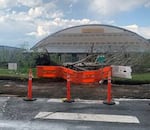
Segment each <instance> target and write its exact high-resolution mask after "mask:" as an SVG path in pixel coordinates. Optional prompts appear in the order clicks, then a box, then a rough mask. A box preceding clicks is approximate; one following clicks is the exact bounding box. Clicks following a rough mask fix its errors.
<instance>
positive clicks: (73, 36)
mask: <svg viewBox="0 0 150 130" xmlns="http://www.w3.org/2000/svg"><path fill="white" fill-rule="evenodd" d="M98 29H99V30H98ZM120 48H123V49H124V48H125V50H126V51H129V52H134V51H136V52H141V51H142V52H143V51H147V50H149V48H150V44H149V42H148V40H147V39H145V38H143V37H142V36H140V35H138V34H136V33H134V32H132V31H129V30H126V29H124V28H120V27H116V26H111V25H104V24H88V25H80V26H74V27H70V28H66V29H63V30H60V31H58V32H55V33H53V34H51V35H49V36H48V37H46V38H44V39H43V40H41V41H39V42H38V43H37V44H36V45H35V46H34V47H33V48H32V49H33V50H36V49H37V50H42V49H46V50H47V51H48V52H51V53H90V52H94V53H99V52H108V51H120V50H121V49H120ZM91 49H93V50H91Z"/></svg>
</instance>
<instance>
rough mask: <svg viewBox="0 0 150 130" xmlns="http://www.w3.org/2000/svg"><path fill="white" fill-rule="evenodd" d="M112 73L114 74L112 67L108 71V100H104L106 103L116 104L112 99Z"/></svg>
mask: <svg viewBox="0 0 150 130" xmlns="http://www.w3.org/2000/svg"><path fill="white" fill-rule="evenodd" d="M111 75H112V69H110V71H109V72H108V84H107V100H106V101H104V102H103V103H104V104H106V105H114V104H115V102H113V101H112V95H111V94H112V93H111V88H112V84H111Z"/></svg>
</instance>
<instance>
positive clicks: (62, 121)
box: [0, 97, 150, 130]
mask: <svg viewBox="0 0 150 130" xmlns="http://www.w3.org/2000/svg"><path fill="white" fill-rule="evenodd" d="M115 102H116V105H112V106H107V105H104V104H103V102H102V101H100V100H92V101H91V100H79V99H77V100H76V102H74V103H62V100H61V99H47V98H38V99H37V100H36V101H33V102H26V101H23V99H22V98H19V97H0V130H50V129H54V130H79V129H80V130H90V129H92V130H93V129H94V130H95V129H97V130H99V129H102V130H103V129H104V130H106V129H107V130H127V129H129V130H149V129H150V105H149V103H150V100H149V99H147V100H146V99H142V100H138V99H136V100H127V99H126V100H125V99H115Z"/></svg>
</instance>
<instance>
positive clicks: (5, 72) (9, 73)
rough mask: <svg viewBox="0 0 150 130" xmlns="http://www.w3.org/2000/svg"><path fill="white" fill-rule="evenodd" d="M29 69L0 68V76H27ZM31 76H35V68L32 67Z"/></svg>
mask: <svg viewBox="0 0 150 130" xmlns="http://www.w3.org/2000/svg"><path fill="white" fill-rule="evenodd" d="M28 71H29V69H19V70H17V71H15V70H8V69H0V76H8V77H9V76H10V77H20V78H27V77H28ZM32 73H33V76H34V77H36V69H35V68H33V69H32Z"/></svg>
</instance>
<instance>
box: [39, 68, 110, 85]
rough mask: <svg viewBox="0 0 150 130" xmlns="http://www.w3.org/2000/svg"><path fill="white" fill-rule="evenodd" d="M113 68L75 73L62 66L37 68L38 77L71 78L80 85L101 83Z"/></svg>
mask: <svg viewBox="0 0 150 130" xmlns="http://www.w3.org/2000/svg"><path fill="white" fill-rule="evenodd" d="M109 71H111V67H110V66H108V67H104V68H101V69H99V70H88V71H75V70H72V69H69V68H65V67H62V66H37V76H38V77H47V78H63V79H67V75H69V76H70V81H71V82H73V83H78V84H86V83H94V82H99V81H100V80H102V79H106V78H107V77H108V72H109Z"/></svg>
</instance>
